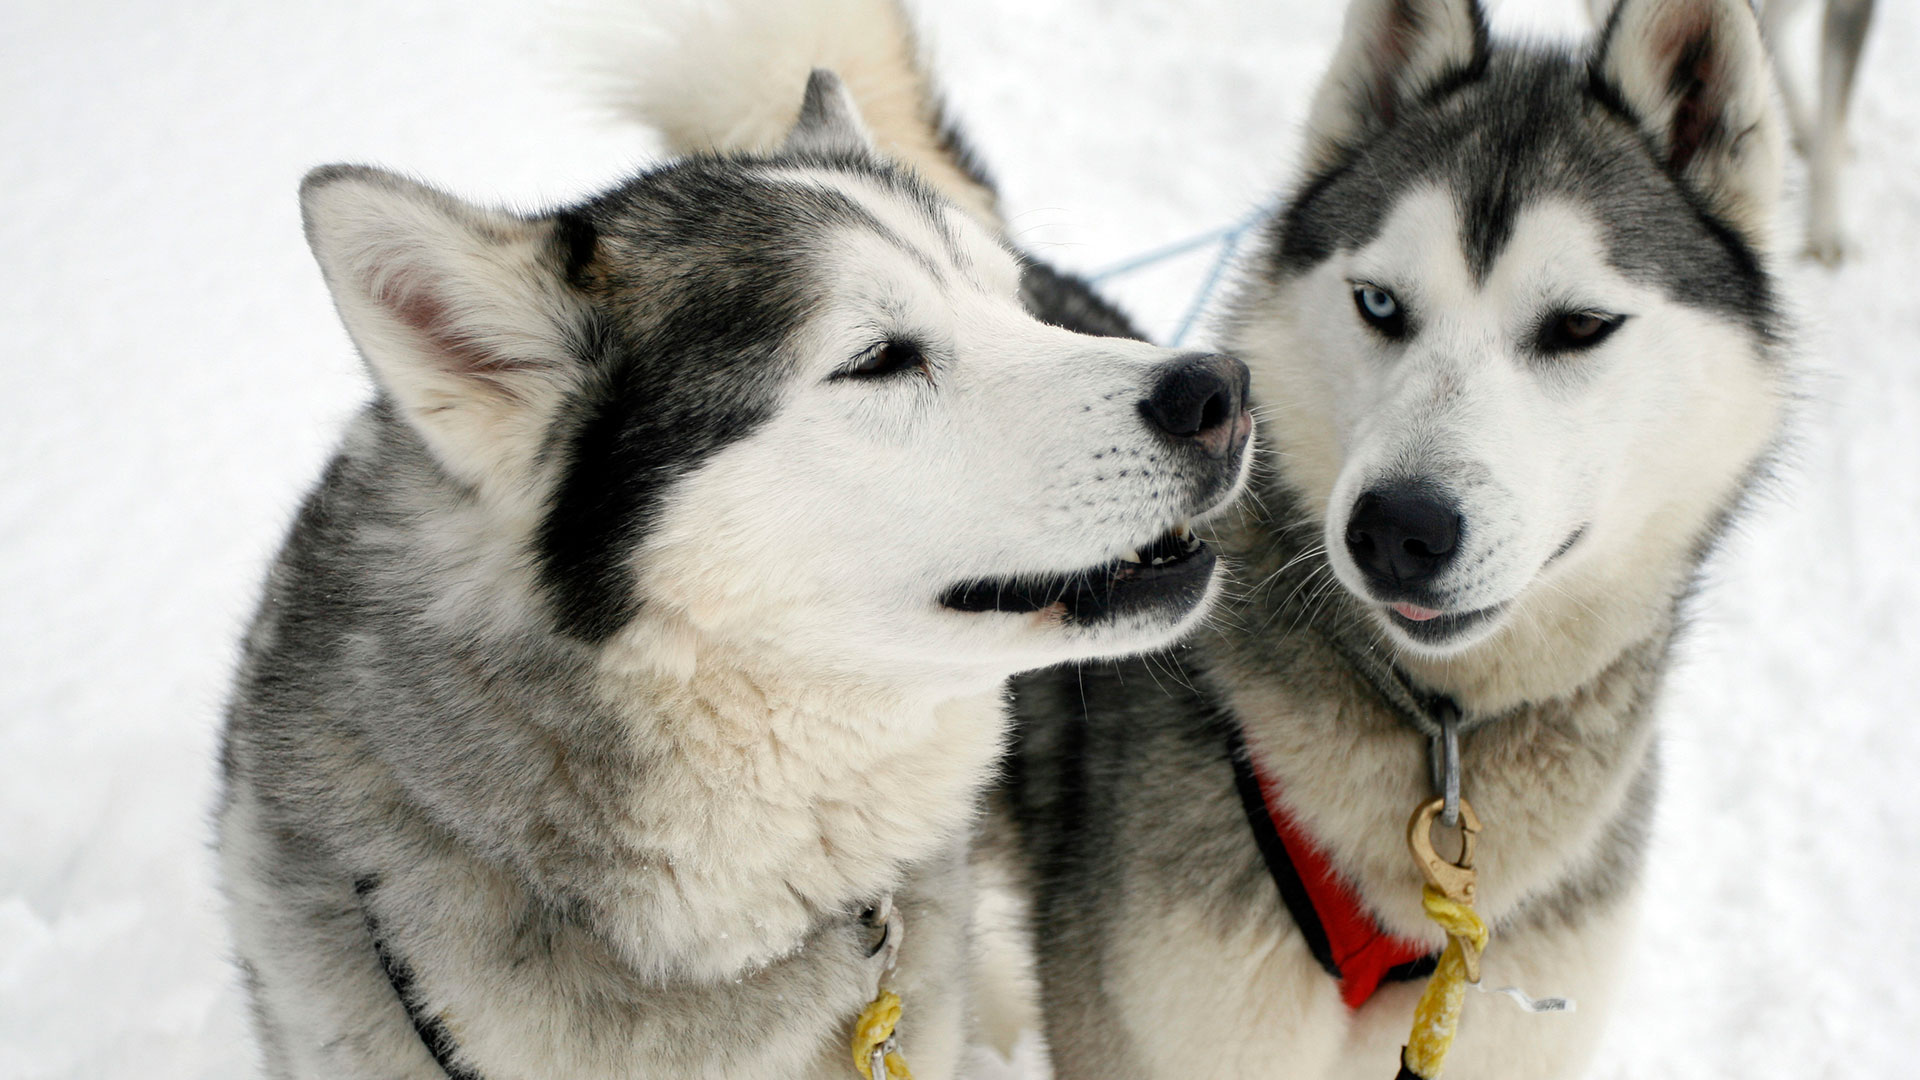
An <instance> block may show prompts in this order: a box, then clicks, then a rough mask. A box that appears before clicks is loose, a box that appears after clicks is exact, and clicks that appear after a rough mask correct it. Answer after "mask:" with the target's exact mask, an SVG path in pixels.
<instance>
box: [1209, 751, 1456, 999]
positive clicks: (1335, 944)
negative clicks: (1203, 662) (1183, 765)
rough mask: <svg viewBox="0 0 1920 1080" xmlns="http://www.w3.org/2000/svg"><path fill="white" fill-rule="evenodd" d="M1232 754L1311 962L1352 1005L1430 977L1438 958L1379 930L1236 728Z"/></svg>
mask: <svg viewBox="0 0 1920 1080" xmlns="http://www.w3.org/2000/svg"><path fill="white" fill-rule="evenodd" d="M1228 756H1229V758H1230V759H1231V760H1232V762H1233V777H1234V783H1235V786H1237V787H1238V788H1239V789H1240V802H1241V804H1242V806H1243V807H1244V808H1245V809H1246V812H1247V824H1248V825H1249V826H1250V827H1251V828H1252V829H1253V838H1254V841H1255V843H1257V844H1258V845H1259V847H1260V855H1261V857H1262V858H1264V859H1265V860H1266V863H1267V873H1268V874H1270V875H1271V876H1272V877H1273V883H1274V885H1275V887H1277V888H1278V889H1279V890H1280V899H1281V900H1282V901H1283V902H1285V903H1286V905H1287V911H1288V912H1289V913H1291V914H1292V915H1293V921H1294V922H1295V923H1296V924H1298V925H1299V927H1300V934H1301V936H1302V937H1304V938H1306V941H1307V948H1308V949H1310V950H1312V952H1313V958H1314V959H1315V960H1318V961H1319V962H1320V966H1321V967H1323V968H1325V969H1326V971H1327V974H1329V975H1331V976H1333V977H1334V978H1335V979H1337V980H1339V982H1340V997H1341V999H1342V1000H1343V1001H1345V1002H1346V1003H1347V1008H1349V1009H1358V1008H1359V1007H1360V1006H1362V1005H1365V1004H1366V1003H1367V1000H1368V999H1369V998H1371V997H1373V994H1374V991H1376V990H1378V989H1379V988H1380V984H1381V983H1383V982H1404V981H1409V980H1413V979H1420V978H1425V977H1426V976H1427V975H1429V974H1432V972H1433V966H1434V963H1435V961H1437V960H1438V959H1439V954H1438V953H1435V952H1433V951H1431V950H1430V949H1429V948H1428V947H1427V946H1426V945H1423V944H1421V943H1420V942H1417V941H1408V940H1406V939H1405V938H1397V937H1394V936H1393V935H1391V934H1389V933H1387V932H1386V931H1385V930H1383V929H1381V928H1380V923H1379V922H1378V921H1377V920H1376V919H1375V918H1374V917H1373V913H1372V912H1371V911H1368V910H1367V909H1366V907H1365V905H1364V904H1363V903H1362V902H1361V900H1360V894H1359V893H1358V892H1357V891H1355V889H1354V888H1353V886H1352V885H1350V884H1348V883H1347V881H1346V880H1345V879H1344V878H1342V877H1340V875H1339V873H1338V872H1336V871H1335V870H1334V868H1333V863H1332V861H1331V860H1330V859H1328V857H1327V853H1326V851H1325V850H1323V849H1322V848H1321V847H1320V846H1319V845H1317V844H1315V843H1314V842H1313V839H1312V838H1311V837H1309V836H1308V835H1307V834H1306V832H1305V830H1303V829H1301V827H1300V824H1299V822H1297V821H1295V820H1294V817H1293V815H1292V814H1291V813H1289V812H1288V811H1287V808H1286V802H1285V800H1283V799H1282V798H1281V796H1280V785H1279V783H1278V782H1277V781H1275V780H1274V778H1273V776H1272V774H1271V773H1268V772H1267V771H1266V770H1265V769H1262V768H1260V766H1259V764H1258V763H1257V762H1255V761H1254V760H1253V755H1252V754H1250V753H1249V752H1248V751H1247V745H1246V742H1245V740H1244V738H1243V737H1242V736H1241V734H1240V729H1239V726H1238V725H1235V726H1234V727H1233V729H1232V732H1231V734H1230V735H1229V737H1228Z"/></svg>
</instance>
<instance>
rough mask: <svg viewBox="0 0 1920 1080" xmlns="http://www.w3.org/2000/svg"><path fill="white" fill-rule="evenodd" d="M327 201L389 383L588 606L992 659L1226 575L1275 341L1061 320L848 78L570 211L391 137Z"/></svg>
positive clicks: (605, 639)
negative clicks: (785, 120)
mask: <svg viewBox="0 0 1920 1080" xmlns="http://www.w3.org/2000/svg"><path fill="white" fill-rule="evenodd" d="M303 197H304V203H305V209H306V217H307V228H308V233H309V236H310V239H311V241H312V244H313V247H314V250H315V252H316V253H317V255H318V258H319V261H320V263H321V265H322V267H323V269H324V271H325V274H326V277H327V280H328V282H329V284H330V286H331V288H332V289H333V292H334V295H335V298H336V301H337V303H338V306H339V308H340V311H341V314H342V317H343V319H344V320H345V322H346V324H347V327H348V329H349V331H350V332H351V334H352V335H353V337H354V339H355V341H356V342H357V344H358V345H359V347H360V349H361V351H362V353H363V354H364V355H365V357H366V359H367V361H368V364H369V366H370V367H371V369H372V371H373V373H374V375H375V378H376V380H377V381H378V383H379V384H380V386H381V389H382V391H383V392H384V394H385V395H386V396H387V397H388V398H389V399H390V400H391V402H392V404H393V405H394V406H395V411H396V412H397V414H398V415H399V416H400V417H401V418H403V420H404V421H405V423H406V424H407V425H408V426H409V428H410V429H411V430H413V431H415V432H417V434H418V437H419V438H420V440H422V442H424V444H425V445H426V447H427V448H428V449H429V451H430V452H431V454H432V456H433V458H434V460H435V461H436V462H437V463H438V465H439V467H440V468H441V469H443V470H444V473H445V475H446V478H447V479H448V481H449V482H451V483H453V484H457V485H461V486H462V487H464V488H465V489H467V490H469V491H470V492H471V493H472V498H473V500H474V502H475V503H476V504H477V505H479V506H481V507H483V508H484V509H485V513H486V515H487V521H488V526H487V527H489V528H494V529H498V530H502V531H503V532H506V533H515V534H516V535H519V536H522V537H523V538H524V551H525V561H526V563H527V565H528V567H529V568H530V570H529V573H530V575H531V576H532V577H533V578H534V579H535V580H536V581H537V587H538V593H539V595H540V596H542V597H543V598H544V602H545V603H544V606H545V608H546V609H547V611H548V612H549V614H550V616H551V618H552V620H553V622H554V624H555V625H556V626H557V627H558V628H559V629H560V630H562V631H563V632H565V633H567V634H570V635H573V636H575V637H577V638H580V639H583V640H586V641H589V642H593V643H602V644H608V645H614V644H617V643H618V642H621V641H638V642H645V641H655V642H657V641H658V633H659V631H660V629H661V628H662V627H663V626H668V625H670V626H671V627H672V628H674V630H675V632H676V633H686V632H691V633H693V634H696V635H707V636H709V637H713V638H718V639H722V640H725V641H726V642H728V643H730V644H732V645H734V646H736V647H743V648H752V649H764V650H768V651H771V652H775V653H779V654H784V655H795V656H800V657H803V658H805V659H806V660H808V661H809V662H812V663H814V664H816V665H820V666H823V667H826V668H830V669H837V670H843V671H847V672H850V673H851V672H858V671H863V670H864V671H875V670H893V669H898V670H902V671H919V672H924V673H929V676H928V677H930V678H935V679H937V678H938V677H939V675H938V673H942V672H945V673H949V674H951V675H952V676H954V677H955V678H958V679H964V680H992V679H998V678H1001V677H1004V676H1005V675H1006V674H1008V673H1010V672H1012V671H1015V670H1019V669H1023V668H1029V667H1035V666H1040V665H1044V664H1048V663H1053V662H1057V661H1060V660H1063V659H1068V658H1075V657H1090V656H1096V655H1103V654H1115V653H1123V652H1131V651H1136V650H1140V649H1145V648H1151V647H1157V646H1159V645H1162V644H1164V643H1166V642H1168V641H1170V640H1171V639H1172V638H1173V637H1175V636H1176V635H1177V634H1178V633H1179V632H1181V630H1182V629H1184V628H1185V627H1186V626H1187V625H1188V624H1190V623H1191V622H1192V621H1193V620H1194V619H1196V618H1197V617H1198V615H1199V613H1200V612H1201V610H1202V609H1203V607H1204V604H1205V603H1206V602H1207V599H1208V597H1209V596H1210V595H1211V593H1212V591H1213V588H1214V586H1213V578H1214V574H1215V567H1214V560H1213V555H1212V553H1211V551H1209V550H1208V549H1207V548H1206V547H1205V546H1204V545H1202V544H1200V542H1199V541H1197V540H1195V539H1193V538H1192V535H1191V532H1190V531H1189V528H1188V526H1189V525H1190V523H1191V522H1192V521H1193V520H1194V519H1196V518H1199V517H1201V516H1203V515H1205V514H1207V513H1208V512H1209V511H1210V510H1212V509H1213V508H1215V507H1216V506H1219V505H1221V504H1222V503H1224V502H1226V501H1227V500H1229V499H1230V498H1231V496H1232V495H1233V494H1234V492H1235V491H1236V490H1237V489H1238V487H1239V485H1240V484H1241V483H1242V478H1243V473H1244V471H1245V464H1246V463H1245V460H1244V459H1245V457H1246V454H1245V452H1244V448H1245V446H1246V443H1247V441H1248V434H1249V430H1250V426H1251V419H1250V417H1249V415H1248V414H1247V412H1246V410H1245V400H1246V386H1245V383H1246V370H1245V368H1244V367H1243V366H1241V365H1240V364H1239V362H1238V361H1236V360H1231V359H1228V358H1226V357H1221V356H1205V355H1182V354H1176V353H1173V352H1170V351H1168V350H1165V349H1159V348H1155V347H1152V346H1149V345H1146V344H1143V343H1140V342H1135V341H1128V340H1121V339H1108V338H1094V337H1088V336H1083V335H1078V334H1073V333H1069V332H1067V331H1065V330H1061V329H1058V328H1055V327H1050V326H1045V325H1042V324H1040V323H1038V322H1036V321H1035V320H1034V319H1032V318H1031V317H1029V316H1028V315H1027V314H1026V313H1025V311H1024V310H1023V309H1022V308H1021V306H1020V302H1019V299H1018V292H1019V284H1020V276H1021V267H1020V264H1019V262H1018V260H1017V259H1016V258H1015V257H1014V256H1013V255H1012V254H1011V253H1010V252H1009V251H1008V250H1007V249H1006V248H1005V247H1004V246H1003V245H1002V244H1001V243H1000V242H999V241H998V240H997V239H996V238H995V237H993V236H992V235H990V234H989V233H988V232H987V231H986V230H984V229H983V228H981V227H980V226H979V225H977V224H975V223H974V222H973V221H972V220H971V219H970V218H968V217H967V216H966V215H965V214H963V213H960V212H958V211H957V210H955V209H954V208H952V207H951V206H949V205H947V204H946V203H944V202H942V201H941V200H939V199H938V198H936V197H935V196H933V195H932V194H930V193H929V191H928V190H927V189H926V188H925V187H923V186H922V185H921V184H919V183H918V182H917V181H915V180H914V179H913V178H912V177H911V176H909V175H906V174H905V173H902V172H900V171H897V170H895V169H892V168H890V167H888V166H886V165H883V164H881V163H879V161H878V159H877V156H876V155H875V153H874V152H873V150H872V149H871V146H870V144H869V142H868V140H867V137H866V134H865V132H864V130H863V128H862V126H861V124H860V122H859V119H858V117H857V115H855V113H854V112H853V106H852V104H851V101H850V100H849V99H848V98H847V97H846V95H845V93H844V90H842V88H841V87H840V85H839V83H838V81H837V80H835V79H833V78H832V77H831V76H829V75H825V74H824V73H817V74H816V76H815V78H814V80H813V82H812V84H811V85H810V86H809V89H808V94H807V99H806V105H805V107H804V109H803V112H802V115H801V120H800V122H799V124H798V126H797V127H796V128H795V130H794V132H793V135H792V136H791V137H790V139H789V140H788V142H787V144H786V147H785V148H784V150H783V151H782V152H780V153H778V154H775V155H772V156H767V157H758V158H723V157H700V158H692V159H688V160H685V161H681V162H678V163H676V164H673V165H670V166H667V167H665V168H661V169H659V170H657V171H653V172H649V173H647V174H645V175H642V176H640V177H638V178H636V179H634V180H632V181H630V182H628V183H626V184H624V185H623V186H621V187H619V188H617V189H615V190H613V191H611V192H609V193H607V194H606V195H604V196H601V197H599V198H596V199H594V200H591V201H589V202H587V203H586V204H584V205H581V206H576V207H572V208H569V209H565V210H561V211H558V212H555V213H551V214H544V215H537V216H519V215H512V214H506V213H500V212H493V211H487V210H481V209H477V208H474V207H471V206H468V205H465V204H463V203H461V202H458V201H456V200H454V199H452V198H450V197H448V196H446V195H443V194H440V193H438V192H435V191H432V190H429V189H426V188H423V187H421V186H419V185H416V184H413V183H411V182H409V181H405V180H402V179H399V178H397V177H394V176H391V175H388V174H385V173H379V172H374V171H369V170H363V169H342V168H334V169H323V170H320V171H318V172H316V173H315V174H314V175H313V176H311V177H310V178H309V179H308V181H307V183H306V186H305V188H304V193H303ZM516 530H517V533H516V532H515V531H516ZM650 635H651V636H650Z"/></svg>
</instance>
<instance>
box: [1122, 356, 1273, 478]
mask: <svg viewBox="0 0 1920 1080" xmlns="http://www.w3.org/2000/svg"><path fill="white" fill-rule="evenodd" d="M1249 379H1250V376H1249V375H1248V374H1247V365H1245V364H1243V363H1241V362H1240V361H1238V360H1236V359H1234V358H1233V357H1231V356H1221V355H1219V354H1200V355H1196V356H1183V357H1181V358H1179V359H1178V360H1175V361H1173V362H1172V363H1171V364H1169V365H1167V367H1166V369H1165V370H1164V371H1162V372H1161V373H1160V377H1159V379H1158V380H1156V381H1155V382H1154V384H1153V391H1152V392H1151V393H1150V394H1148V395H1147V399H1146V400H1145V401H1142V402H1141V403H1140V412H1141V413H1142V414H1144V415H1145V416H1146V418H1147V421H1148V422H1149V423H1151V424H1152V425H1153V426H1154V427H1156V428H1159V429H1160V430H1161V431H1164V432H1166V433H1167V434H1168V435H1171V436H1173V437H1174V438H1176V439H1192V440H1194V441H1195V442H1198V443H1199V444H1200V448H1201V449H1202V450H1205V451H1206V454H1207V456H1208V457H1214V458H1223V457H1226V456H1227V455H1228V454H1230V453H1232V452H1233V451H1234V450H1235V449H1237V448H1238V447H1239V444H1240V443H1241V442H1242V441H1244V440H1245V438H1246V435H1247V432H1248V430H1250V429H1251V427H1252V424H1251V423H1249V422H1245V416H1244V414H1245V413H1246V409H1247V383H1248V381H1249Z"/></svg>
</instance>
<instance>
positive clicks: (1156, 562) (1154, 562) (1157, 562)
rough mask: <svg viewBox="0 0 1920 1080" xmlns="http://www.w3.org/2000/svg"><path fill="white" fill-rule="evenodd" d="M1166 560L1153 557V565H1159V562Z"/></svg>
mask: <svg viewBox="0 0 1920 1080" xmlns="http://www.w3.org/2000/svg"><path fill="white" fill-rule="evenodd" d="M1166 561H1167V560H1165V559H1155V560H1153V565H1155V566H1159V565H1160V564H1161V563H1164V562H1166Z"/></svg>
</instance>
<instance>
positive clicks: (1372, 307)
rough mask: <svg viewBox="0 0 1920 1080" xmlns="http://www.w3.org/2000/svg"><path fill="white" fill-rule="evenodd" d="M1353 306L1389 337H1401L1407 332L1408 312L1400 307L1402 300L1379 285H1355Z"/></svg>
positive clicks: (1370, 323)
mask: <svg viewBox="0 0 1920 1080" xmlns="http://www.w3.org/2000/svg"><path fill="white" fill-rule="evenodd" d="M1353 306H1354V307H1356V308H1358V309H1359V310H1360V317H1361V318H1362V319H1364V320H1366V323H1367V325H1368V326H1371V327H1373V328H1374V329H1375V330H1378V331H1379V332H1380V333H1382V334H1384V335H1386V336H1387V337H1389V338H1400V337H1403V336H1405V334H1406V332H1407V313H1406V312H1404V311H1402V310H1401V309H1400V301H1398V300H1396V299H1394V296H1393V294H1392V293H1390V292H1388V291H1387V290H1385V289H1382V288H1380V287H1379V286H1377V285H1355V286H1354V287H1353Z"/></svg>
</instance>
